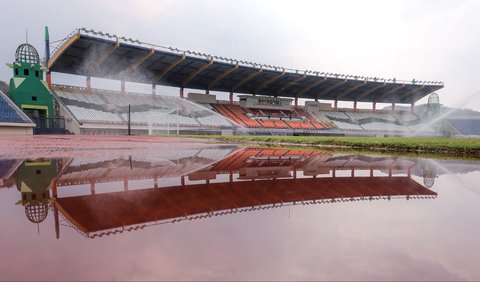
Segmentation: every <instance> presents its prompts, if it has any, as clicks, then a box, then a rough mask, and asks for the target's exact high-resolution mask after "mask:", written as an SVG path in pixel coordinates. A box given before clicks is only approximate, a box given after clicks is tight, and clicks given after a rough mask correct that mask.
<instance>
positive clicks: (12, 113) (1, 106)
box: [0, 91, 32, 123]
mask: <svg viewBox="0 0 480 282" xmlns="http://www.w3.org/2000/svg"><path fill="white" fill-rule="evenodd" d="M0 122H8V123H32V121H31V120H30V119H29V118H28V117H27V115H25V113H23V112H22V110H21V109H19V108H18V107H17V105H15V104H14V103H13V102H12V101H11V100H10V98H8V97H7V95H5V94H4V93H3V92H1V91H0Z"/></svg>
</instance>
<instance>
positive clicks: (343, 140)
mask: <svg viewBox="0 0 480 282" xmlns="http://www.w3.org/2000/svg"><path fill="white" fill-rule="evenodd" d="M195 137H197V138H213V139H217V140H222V141H229V142H255V143H260V144H271V145H293V144H302V145H310V146H333V147H344V148H351V149H360V150H370V151H379V150H380V151H385V152H416V153H429V154H440V155H455V156H469V157H480V138H466V139H459V138H376V137H323V136H322V137H318V136H195Z"/></svg>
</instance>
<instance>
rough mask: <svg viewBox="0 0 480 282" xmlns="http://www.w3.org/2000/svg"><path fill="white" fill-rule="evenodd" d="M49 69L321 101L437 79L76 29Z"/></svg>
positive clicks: (429, 86) (431, 86) (411, 90)
mask: <svg viewBox="0 0 480 282" xmlns="http://www.w3.org/2000/svg"><path fill="white" fill-rule="evenodd" d="M48 68H49V69H50V70H51V71H54V72H62V73H68V74H75V75H83V76H91V77H98V78H109V79H115V80H125V81H131V82H139V83H148V84H158V85H166V86H174V87H183V88H191V89H200V90H211V91H223V92H234V93H245V94H258V95H268V96H278V97H291V98H295V97H298V98H307V99H315V98H318V99H322V100H340V101H358V102H380V103H391V102H396V103H412V102H416V101H417V100H419V99H421V98H423V97H424V96H426V95H428V94H430V93H432V92H434V91H437V90H439V89H441V88H443V83H442V82H435V81H415V80H412V81H408V82H407V81H400V80H396V79H383V78H376V77H375V78H372V77H362V76H354V75H343V74H334V73H324V72H318V71H301V70H292V69H287V68H282V67H278V66H271V65H262V64H258V63H253V62H245V61H242V60H236V59H230V58H225V57H219V56H213V55H209V54H205V53H199V52H195V51H190V50H179V49H177V48H173V47H163V46H158V45H153V44H148V43H144V42H140V41H138V40H133V39H130V38H125V37H118V36H116V35H112V34H109V33H102V32H96V31H93V30H86V29H85V28H81V29H77V30H75V31H74V32H72V33H71V34H70V35H69V36H67V37H66V38H65V39H64V40H62V42H61V43H60V44H59V45H58V47H57V48H56V49H55V50H54V52H53V54H52V57H51V59H50V61H49V63H48Z"/></svg>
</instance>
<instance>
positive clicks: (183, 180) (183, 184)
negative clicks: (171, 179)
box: [180, 175, 185, 186]
mask: <svg viewBox="0 0 480 282" xmlns="http://www.w3.org/2000/svg"><path fill="white" fill-rule="evenodd" d="M180 183H181V184H182V186H185V175H182V176H181V177H180Z"/></svg>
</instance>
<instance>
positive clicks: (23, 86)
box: [8, 43, 55, 127]
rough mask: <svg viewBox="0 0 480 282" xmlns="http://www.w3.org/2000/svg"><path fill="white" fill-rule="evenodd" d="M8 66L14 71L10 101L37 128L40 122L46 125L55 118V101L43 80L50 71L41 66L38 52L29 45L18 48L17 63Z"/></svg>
mask: <svg viewBox="0 0 480 282" xmlns="http://www.w3.org/2000/svg"><path fill="white" fill-rule="evenodd" d="M8 66H9V67H10V68H12V69H13V78H12V79H10V86H9V90H8V96H9V97H10V99H11V100H12V101H13V102H14V103H15V104H17V106H19V107H20V108H21V109H22V110H23V111H24V112H25V113H26V114H27V115H28V116H29V117H30V118H32V120H33V121H34V122H35V123H37V126H39V125H38V123H39V122H40V123H45V121H46V120H47V119H48V118H52V117H55V107H54V99H53V96H52V93H51V92H50V90H49V88H48V85H47V83H46V82H45V81H44V80H43V73H44V72H45V71H47V70H48V69H47V68H46V67H44V66H42V65H41V64H40V56H39V55H38V52H37V50H36V49H35V48H34V47H33V46H32V45H30V44H28V43H25V44H22V45H20V46H18V48H17V51H16V53H15V62H14V63H13V64H8ZM40 126H41V125H40ZM41 127H48V126H41Z"/></svg>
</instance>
